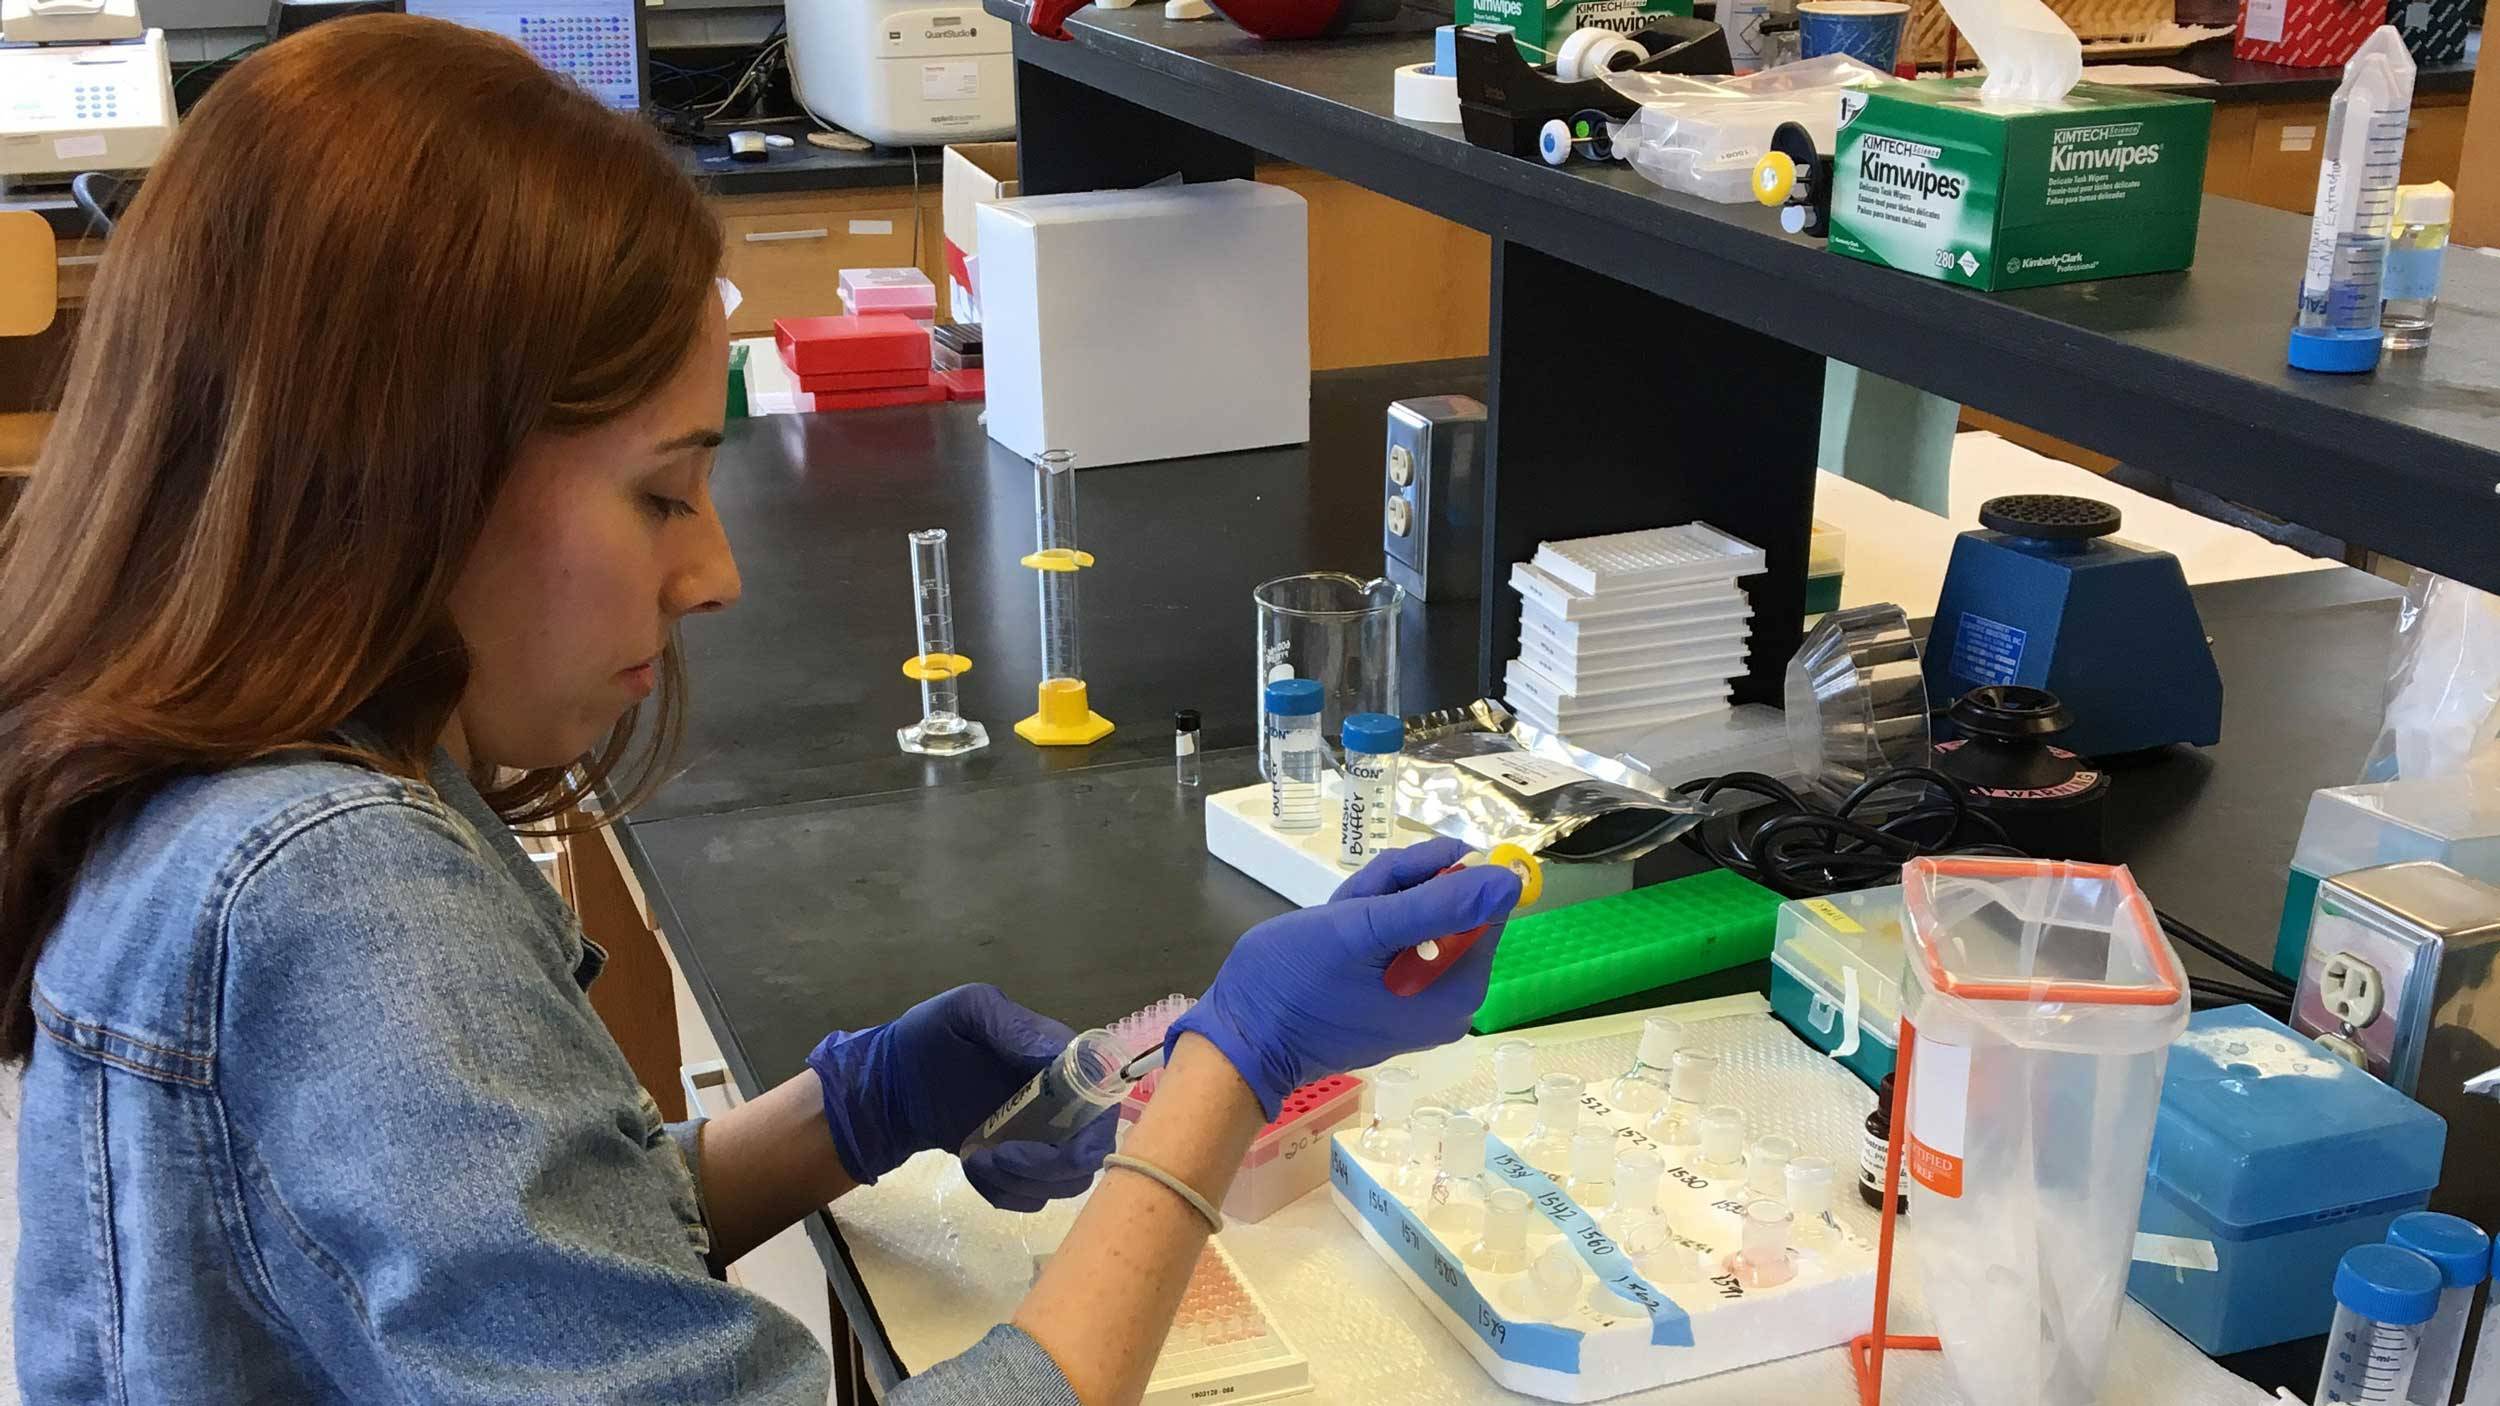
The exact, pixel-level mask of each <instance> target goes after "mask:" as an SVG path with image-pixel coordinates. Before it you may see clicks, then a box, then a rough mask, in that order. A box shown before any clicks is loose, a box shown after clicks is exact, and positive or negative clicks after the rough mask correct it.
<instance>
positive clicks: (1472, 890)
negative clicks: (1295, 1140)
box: [1164, 840, 1519, 1118]
mask: <svg viewBox="0 0 2500 1406" xmlns="http://www.w3.org/2000/svg"><path fill="white" fill-rule="evenodd" d="M1466 853H1467V846H1465V845H1464V844H1461V843H1460V842H1458V841H1457V840H1430V841H1427V842H1425V843H1423V844H1420V845H1415V846H1412V847H1410V848H1407V849H1395V850H1390V851H1388V852H1386V853H1384V854H1381V855H1380V856H1378V857H1377V858H1375V859H1373V860H1372V862H1371V863H1369V864H1366V865H1364V866H1363V868H1362V871H1361V872H1359V873H1357V874H1355V875H1354V877H1352V878H1350V879H1347V880H1346V881H1345V882H1344V883H1343V884H1340V885H1339V886H1338V888H1337V892H1336V895H1335V896H1334V897H1332V898H1330V899H1329V900H1328V901H1327V902H1326V903H1323V904H1321V905H1320V906H1318V907H1316V908H1305V909H1303V910H1301V911H1300V912H1298V913H1287V914H1284V915H1283V916H1281V917H1276V918H1270V919H1269V920H1267V921H1266V922H1264V923H1261V924H1259V925H1258V926H1257V927H1255V928H1252V929H1251V930H1250V931H1248V932H1246V933H1243V934H1242V936H1241V940H1240V941H1239V942H1236V943H1234V944H1233V951H1232V955H1231V956H1229V957H1226V958H1225V959H1224V966H1223V969H1222V970H1220V971H1218V972H1217V973H1216V974H1215V984H1214V985H1212V986H1210V987H1208V988H1207V994H1206V995H1205V997H1203V998H1202V999H1201V1000H1200V1001H1199V1002H1198V1004H1197V1005H1195V1006H1192V1007H1191V1008H1190V1009H1189V1011H1188V1012H1187V1013H1186V1014H1184V1015H1183V1016H1181V1018H1180V1019H1179V1020H1177V1021H1174V1022H1173V1023H1172V1030H1171V1033H1170V1034H1168V1035H1166V1036H1165V1037H1164V1050H1165V1052H1166V1054H1167V1056H1168V1054H1169V1053H1170V1050H1171V1046H1172V1042H1173V1041H1175V1040H1178V1039H1179V1038H1180V1035H1181V1032H1183V1031H1185V1030H1194V1031H1196V1032H1197V1033H1198V1034H1200V1035H1203V1036H1205V1037H1206V1038H1207V1040H1208V1041H1210V1042H1211V1043H1213V1044H1214V1046H1215V1047H1216V1048H1217V1049H1219V1050H1222V1051H1223V1052H1224V1057H1225V1058H1226V1059H1229V1060H1231V1061H1232V1064H1233V1068H1234V1069H1235V1070H1238V1071H1239V1072H1240V1074H1241V1077H1242V1080H1243V1081H1244V1082H1245V1083H1247V1084H1249V1086H1250V1091H1251V1092H1252V1093H1253V1094H1255V1095H1257V1096H1258V1100H1259V1107H1260V1109H1261V1110H1262V1111H1264V1112H1265V1113H1266V1114H1267V1116H1268V1117H1270V1118H1274V1117H1275V1116H1276V1110H1277V1107H1278V1106H1279V1105H1280V1104H1282V1103H1283V1102H1284V1101H1285V1095H1287V1094H1289V1093H1292V1092H1293V1091H1294V1090H1295V1089H1297V1088H1300V1087H1301V1086H1302V1085H1304V1084H1307V1083H1309V1082H1310V1081H1311V1080H1313V1079H1319V1078H1325V1077H1326V1076H1328V1075H1330V1074H1340V1073H1343V1072H1345V1071H1346V1070H1348V1069H1359V1068H1361V1067H1362V1066H1364V1065H1367V1064H1377V1063H1379V1062H1380V1061H1382V1060H1384V1059H1389V1058H1391V1057H1393V1056H1396V1055H1401V1054H1405V1053H1407V1052H1409V1051H1412V1050H1422V1049H1430V1048H1431V1047H1433V1046H1435V1045H1442V1044H1447V1043H1449V1042H1450V1041H1452V1040H1455V1039H1457V1038H1458V1037H1459V1036H1461V1035H1464V1034H1466V1033H1467V1022H1468V1021H1469V1020H1470V1019H1471V1018H1473V1017H1474V1015H1475V1013H1476V1007H1478V1006H1480V1005H1482V1004H1484V988H1485V983H1486V981H1487V980H1489V979H1490V978H1491V976H1492V973H1493V948H1494V946H1495V944H1496V943H1497V942H1498V941H1499V940H1500V938H1501V930H1500V929H1499V928H1495V929H1493V930H1491V931H1488V932H1487V933H1486V934H1485V935H1484V937H1483V938H1482V939H1481V940H1479V941H1478V942H1477V943H1476V945H1475V946H1474V947H1472V948H1470V949H1469V950H1468V952H1467V955H1465V956H1463V957H1461V958H1459V959H1458V960H1457V961H1456V962H1454V963H1452V964H1451V965H1450V967H1449V969H1448V970H1447V971H1445V972H1443V973H1442V974H1441V977H1440V979H1439V980H1437V981H1435V982H1433V983H1432V985H1430V986H1427V987H1425V988H1424V989H1423V990H1421V991H1418V992H1416V993H1415V994H1414V995H1412V996H1396V995H1392V994H1390V991H1389V988H1388V985H1387V982H1386V977H1387V974H1388V970H1389V963H1390V962H1391V961H1392V960H1394V959H1395V958H1396V957H1397V955H1398V954H1399V953H1401V952H1404V951H1405V950H1406V949H1408V948H1410V947H1413V946H1415V945H1416V944H1417V943H1420V942H1426V941H1430V940H1432V939H1434V938H1442V937H1448V936H1450V935H1451V934H1453V933H1462V932H1465V931H1467V930H1468V929H1470V928H1473V927H1477V926H1479V925H1482V924H1485V923H1490V922H1494V921H1496V920H1498V919H1501V918H1504V917H1506V916H1508V914H1509V913H1510V910H1511V909H1512V908H1514V907H1517V906H1518V903H1519V876H1518V875H1516V874H1513V873H1512V872H1511V871H1510V870H1508V869H1505V868H1502V867H1500V866H1498V865H1492V864H1485V865H1478V866H1476V867H1475V868H1472V869H1465V870H1461V871H1460V872H1458V873H1455V874H1449V875H1445V876H1443V877H1441V878H1434V877H1433V876H1434V875H1436V874H1439V873H1440V872H1441V871H1442V870H1443V869H1446V868H1448V867H1449V866H1450V865H1452V864H1455V863H1457V862H1458V860H1459V858H1460V857H1461V856H1462V855H1464V854H1466Z"/></svg>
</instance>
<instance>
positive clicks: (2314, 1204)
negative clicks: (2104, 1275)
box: [2127, 1006, 2448, 1356]
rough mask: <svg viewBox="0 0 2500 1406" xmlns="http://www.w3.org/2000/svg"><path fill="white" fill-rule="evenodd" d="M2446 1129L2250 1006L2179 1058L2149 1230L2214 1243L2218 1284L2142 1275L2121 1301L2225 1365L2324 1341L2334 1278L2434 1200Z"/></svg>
mask: <svg viewBox="0 0 2500 1406" xmlns="http://www.w3.org/2000/svg"><path fill="white" fill-rule="evenodd" d="M2447 1141H2448V1125H2447V1124H2446V1123H2445V1122H2443V1121H2441V1119H2440V1117H2439V1115H2438V1114H2436V1113H2433V1112H2431V1111H2430V1110H2429V1109H2426V1108H2424V1107H2422V1106H2421V1105H2420V1104H2418V1103H2415V1102H2414V1101H2413V1100H2412V1099H2410V1098H2407V1097H2405V1096H2404V1095H2403V1094H2400V1093H2398V1092H2396V1091H2395V1090H2394V1089H2391V1088H2389V1087H2388V1086H2387V1085H2385V1084H2382V1083H2380V1082H2379V1081H2378V1080H2376V1079H2373V1078H2371V1077H2370V1076H2369V1075H2368V1074H2365V1073H2363V1072H2362V1071H2361V1070H2359V1069H2356V1068H2354V1067H2353V1066H2352V1065H2350V1064H2347V1063H2345V1062H2344V1061H2343V1060H2340V1059H2337V1058H2336V1057H2335V1056H2333V1055H2330V1054H2328V1053H2326V1052H2325V1051H2324V1050H2321V1049H2319V1048H2318V1047H2317V1046H2316V1045H2315V1044H2313V1043H2311V1042H2310V1040H2309V1039H2308V1038H2307V1037H2305V1036H2301V1035H2296V1034H2294V1033H2292V1032H2291V1031H2290V1030H2288V1029H2286V1028H2285V1027H2284V1026H2283V1025H2282V1024H2280V1023H2279V1022H2277V1021H2275V1020H2273V1019H2271V1018H2269V1017H2267V1016H2265V1015H2263V1014H2261V1013H2259V1012H2258V1011H2257V1010H2256V1009H2255V1008H2254V1007H2250V1006H2225V1007H2223V1008H2221V1009H2218V1010H2209V1011H2199V1012H2198V1013H2197V1014H2196V1015H2194V1016H2192V1017H2190V1018H2189V1020H2188V1028H2187V1033H2186V1034H2184V1035H2181V1036H2180V1037H2179V1039H2178V1042H2177V1043H2175V1044H2173V1045H2172V1046H2171V1047H2170V1062H2169V1066H2168V1068H2167V1070H2166V1072H2165V1073H2164V1074H2163V1076H2162V1088H2161V1113H2160V1116H2159V1118H2158V1120H2157V1121H2156V1123H2155V1124H2154V1130H2153V1156H2152V1161H2151V1163H2150V1164H2149V1165H2148V1166H2147V1167H2146V1169H2145V1173H2144V1212H2143V1217H2142V1220H2141V1222H2140V1225H2141V1228H2142V1229H2143V1230H2144V1231H2145V1232H2146V1233H2148V1234H2153V1235H2170V1236H2177V1237H2180V1238H2182V1239H2188V1240H2203V1241H2209V1242H2211V1243H2212V1245H2213V1247H2214V1257H2215V1259H2216V1260H2217V1261H2219V1267H2218V1268H2217V1269H2216V1270H2215V1271H2213V1272H2210V1273H2208V1272H2205V1271H2201V1270H2193V1269H2174V1268H2170V1267H2167V1266H2163V1265H2154V1264H2145V1263H2141V1262H2139V1263H2137V1264H2136V1265H2135V1266H2134V1267H2133V1268H2132V1269H2131V1270H2130V1271H2129V1272H2128V1275H2127V1292H2128V1293H2129V1294H2130V1295H2132V1296H2133V1297H2134V1299H2135V1301H2136V1302H2137V1303H2140V1304H2142V1305H2144V1306H2145V1307H2146V1308H2148V1309H2151V1310H2152V1311H2153V1312H2154V1313H2155V1314H2156V1315H2158V1316H2159V1317H2160V1318H2161V1320H2162V1321H2163V1322H2164V1323H2167V1324H2169V1325H2170V1326H2171V1327H2173V1328H2175V1329H2177V1330H2178V1331H2179V1334H2180V1336H2182V1337H2184V1338H2186V1339H2187V1340H2188V1341H2190V1342H2192V1343H2194V1344H2196V1345H2197V1346H2198V1347H2200V1348H2203V1349H2204V1350H2205V1351H2206V1352H2208V1353H2210V1354H2213V1355H2215V1356H2221V1355H2222V1354H2224V1353H2232V1352H2244V1351H2246V1350H2248V1349H2250V1348H2257V1347H2266V1346H2269V1345H2271V1344H2274V1343H2281V1342H2290V1341H2292V1340H2293V1339H2295V1338H2306V1337H2314V1336H2316V1335H2317V1334H2320V1333H2323V1332H2325V1331H2326V1330H2327V1327H2328V1324H2329V1323H2330V1322H2331V1321H2332V1320H2333V1318H2334V1316H2335V1296H2334V1281H2335V1265H2336V1261H2338V1260H2339V1259H2341V1258H2342V1257H2343V1253H2344V1251H2346V1250H2349V1249H2351V1248H2352V1247H2353V1246H2355V1245H2367V1244H2375V1243H2377V1242H2378V1241H2381V1240H2384V1239H2386V1238H2387V1227H2388V1225H2389V1223H2391V1222H2393V1221H2394V1220H2395V1219H2396V1217H2398V1216H2400V1215H2403V1214H2404V1213H2405V1212H2407V1211H2418V1210H2420V1209H2422V1208H2423V1206H2424V1205H2425V1204H2427V1203H2428V1202H2429V1200H2430V1195H2431V1189H2432V1187H2434V1186H2435V1185H2437V1184H2438V1181H2439V1157H2440V1153H2441V1152H2442V1150H2444V1148H2445V1147H2446V1144H2447Z"/></svg>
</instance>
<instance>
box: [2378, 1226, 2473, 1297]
mask: <svg viewBox="0 0 2500 1406" xmlns="http://www.w3.org/2000/svg"><path fill="white" fill-rule="evenodd" d="M2387 1243H2388V1244H2390V1245H2402V1246H2404V1247H2405V1248H2406V1249H2408V1250H2411V1251H2413V1252H2414V1253H2415V1254H2417V1255H2420V1256H2421V1257H2422V1258H2424V1259H2426V1260H2429V1261H2430V1262H2431V1263H2433V1264H2435V1265H2438V1266H2439V1277H2440V1282H2441V1283H2442V1285H2444V1286H2445V1287H2447V1288H2450V1289H2470V1288H2473V1287H2474V1286H2475V1285H2477V1284H2480V1283H2482V1282H2483V1281H2484V1280H2486V1279H2489V1278H2490V1277H2491V1237H2490V1236H2488V1235H2485V1234H2484V1233H2483V1232H2482V1228H2481V1227H2480V1226H2477V1225H2476V1224H2474V1222H2472V1221H2470V1220H2466V1219H2464V1218H2463V1217H2461V1216H2450V1215H2442V1214H2440V1213H2439V1212H2437V1211H2408V1212H2406V1213H2405V1214H2404V1215H2401V1216H2398V1217H2396V1219H2395V1222H2394V1223H2393V1224H2391V1225H2389V1226H2388V1227H2387Z"/></svg>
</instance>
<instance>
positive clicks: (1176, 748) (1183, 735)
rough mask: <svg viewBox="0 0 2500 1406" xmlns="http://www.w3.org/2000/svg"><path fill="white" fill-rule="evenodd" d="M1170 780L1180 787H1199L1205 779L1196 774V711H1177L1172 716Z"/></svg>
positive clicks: (1183, 709)
mask: <svg viewBox="0 0 2500 1406" xmlns="http://www.w3.org/2000/svg"><path fill="white" fill-rule="evenodd" d="M1172 780H1173V781H1174V782H1176V783H1178V784H1179V785H1182V786H1199V785H1203V784H1205V779H1204V778H1203V777H1201V776H1200V775H1199V774H1198V710H1197V709H1195V708H1182V709H1178V710H1177V711H1175V712H1174V713H1173V714H1172Z"/></svg>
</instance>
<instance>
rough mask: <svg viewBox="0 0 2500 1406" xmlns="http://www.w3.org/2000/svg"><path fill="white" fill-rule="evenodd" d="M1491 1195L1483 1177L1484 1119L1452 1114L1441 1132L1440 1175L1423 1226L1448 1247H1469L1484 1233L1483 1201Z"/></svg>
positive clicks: (1425, 1209) (1433, 1188)
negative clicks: (1431, 1230) (1433, 1232)
mask: <svg viewBox="0 0 2500 1406" xmlns="http://www.w3.org/2000/svg"><path fill="white" fill-rule="evenodd" d="M1492 1193H1493V1184H1492V1182H1490V1181H1489V1180H1487V1179H1486V1177H1485V1174H1484V1120H1482V1119H1480V1118H1478V1117H1477V1116H1476V1115H1475V1114H1473V1113H1453V1114H1451V1115H1450V1121H1449V1122H1448V1123H1447V1124H1446V1125H1444V1126H1443V1127H1442V1129H1441V1172H1440V1175H1438V1176H1436V1177H1434V1178H1433V1179H1432V1200H1431V1204H1429V1205H1428V1206H1426V1207H1425V1208H1424V1224H1426V1225H1428V1226H1431V1227H1432V1229H1433V1230H1434V1231H1435V1232H1436V1233H1437V1234H1439V1235H1440V1237H1441V1239H1442V1241H1443V1243H1445V1244H1449V1245H1465V1244H1468V1243H1469V1242H1471V1241H1473V1240H1474V1239H1475V1238H1476V1237H1477V1236H1479V1235H1482V1234H1483V1233H1484V1202H1485V1198H1486V1197H1488V1196H1490V1195H1492Z"/></svg>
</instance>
